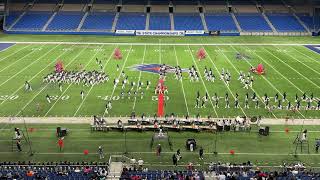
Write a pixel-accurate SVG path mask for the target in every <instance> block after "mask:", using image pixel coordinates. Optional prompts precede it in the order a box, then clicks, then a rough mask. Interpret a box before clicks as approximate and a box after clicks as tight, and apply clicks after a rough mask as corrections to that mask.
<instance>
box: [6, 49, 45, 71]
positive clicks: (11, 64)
mask: <svg viewBox="0 0 320 180" xmlns="http://www.w3.org/2000/svg"><path fill="white" fill-rule="evenodd" d="M43 46H44V45H42V46H41V48H42V47H43ZM35 52H37V51H31V52H29V53H27V54H25V55H24V56H22V57H21V58H19V59H18V60H16V61H14V62H13V63H10V64H9V65H8V66H6V67H4V68H3V69H1V70H0V73H1V72H2V71H4V70H6V69H8V68H9V67H11V66H13V65H15V64H16V63H18V62H20V61H21V60H23V59H24V58H25V57H27V56H29V55H31V54H32V53H35Z"/></svg>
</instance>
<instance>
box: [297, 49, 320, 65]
mask: <svg viewBox="0 0 320 180" xmlns="http://www.w3.org/2000/svg"><path fill="white" fill-rule="evenodd" d="M304 48H306V47H304ZM292 49H294V50H295V51H297V52H298V53H300V54H301V55H303V56H305V57H308V58H309V59H311V60H313V61H314V62H316V63H318V64H320V61H319V60H317V59H314V58H312V57H310V56H309V55H307V54H305V53H303V52H301V51H300V50H298V49H296V48H295V47H293V48H292ZM308 50H309V51H311V52H313V53H315V54H317V55H320V54H319V53H317V52H314V51H312V50H310V49H308Z"/></svg>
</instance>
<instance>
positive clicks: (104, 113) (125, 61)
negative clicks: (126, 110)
mask: <svg viewBox="0 0 320 180" xmlns="http://www.w3.org/2000/svg"><path fill="white" fill-rule="evenodd" d="M131 51H132V45H131V46H130V49H129V52H128V54H127V57H126V59H125V60H124V63H123V66H122V68H121V70H120V73H119V76H118V78H117V79H120V76H121V73H122V71H123V69H124V67H125V65H126V63H127V61H128V58H129V55H130V53H131ZM116 88H117V86H114V87H113V90H112V93H111V96H110V99H112V96H113V94H114V92H115V90H116ZM105 115H106V111H104V112H103V116H102V117H105Z"/></svg>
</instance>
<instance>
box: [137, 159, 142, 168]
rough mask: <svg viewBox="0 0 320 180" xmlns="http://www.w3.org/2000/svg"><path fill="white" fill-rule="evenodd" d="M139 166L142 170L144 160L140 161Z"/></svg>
mask: <svg viewBox="0 0 320 180" xmlns="http://www.w3.org/2000/svg"><path fill="white" fill-rule="evenodd" d="M138 165H139V169H140V170H141V169H142V166H143V160H142V159H141V158H140V159H139V160H138Z"/></svg>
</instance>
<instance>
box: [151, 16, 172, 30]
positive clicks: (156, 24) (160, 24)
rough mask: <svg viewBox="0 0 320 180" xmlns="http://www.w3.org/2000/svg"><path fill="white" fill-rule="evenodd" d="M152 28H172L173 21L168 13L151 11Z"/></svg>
mask: <svg viewBox="0 0 320 180" xmlns="http://www.w3.org/2000/svg"><path fill="white" fill-rule="evenodd" d="M149 29H150V30H170V29H171V21H170V17H169V14H168V13H151V14H150V25H149Z"/></svg>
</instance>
